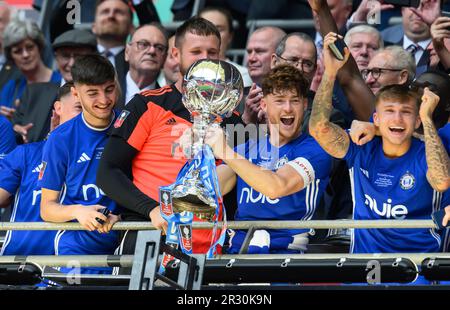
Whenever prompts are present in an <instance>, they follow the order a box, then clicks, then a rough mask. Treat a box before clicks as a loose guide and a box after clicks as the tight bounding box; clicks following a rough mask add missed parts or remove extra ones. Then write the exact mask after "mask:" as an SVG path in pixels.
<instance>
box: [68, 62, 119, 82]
mask: <svg viewBox="0 0 450 310" xmlns="http://www.w3.org/2000/svg"><path fill="white" fill-rule="evenodd" d="M71 73H72V78H73V83H74V84H84V85H102V84H105V83H106V82H110V81H114V80H115V76H116V71H115V70H114V67H113V65H112V64H111V63H110V62H109V60H108V59H106V58H105V57H103V56H100V55H83V56H79V57H77V58H76V60H75V63H74V64H73V67H72V69H71Z"/></svg>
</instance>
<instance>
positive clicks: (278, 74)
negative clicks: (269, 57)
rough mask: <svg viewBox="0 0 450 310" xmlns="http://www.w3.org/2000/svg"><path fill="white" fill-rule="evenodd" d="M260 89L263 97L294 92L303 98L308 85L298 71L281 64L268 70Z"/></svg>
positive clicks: (306, 92)
mask: <svg viewBox="0 0 450 310" xmlns="http://www.w3.org/2000/svg"><path fill="white" fill-rule="evenodd" d="M261 88H262V92H263V95H264V96H267V95H269V94H274V93H279V92H284V91H292V90H295V91H296V92H297V95H298V96H299V97H303V98H305V97H306V96H307V94H308V89H309V83H308V80H307V79H306V78H305V76H304V75H303V74H302V73H301V72H300V70H298V69H297V68H295V67H294V66H291V65H287V64H281V65H278V66H276V67H275V68H273V69H272V70H270V72H269V74H267V75H266V76H265V77H264V78H263V81H262V85H261Z"/></svg>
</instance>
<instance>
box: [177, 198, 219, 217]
mask: <svg viewBox="0 0 450 310" xmlns="http://www.w3.org/2000/svg"><path fill="white" fill-rule="evenodd" d="M172 206H173V211H174V212H175V213H181V212H184V211H187V212H192V213H194V214H195V215H196V216H197V217H198V218H199V219H202V220H207V221H209V222H211V221H212V218H213V217H214V214H215V212H216V208H215V207H213V206H210V205H207V204H206V203H204V202H203V201H201V200H200V199H199V198H198V197H197V196H194V195H187V196H184V197H180V198H172Z"/></svg>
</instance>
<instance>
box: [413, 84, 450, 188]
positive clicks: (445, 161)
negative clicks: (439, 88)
mask: <svg viewBox="0 0 450 310" xmlns="http://www.w3.org/2000/svg"><path fill="white" fill-rule="evenodd" d="M438 103H439V97H438V96H437V95H435V94H434V93H432V92H431V91H430V90H429V89H428V88H425V91H424V94H423V96H422V104H421V105H420V112H419V113H420V118H421V120H422V124H423V131H424V137H425V154H426V159H427V165H428V171H427V179H428V182H429V183H430V185H431V186H432V187H433V188H434V189H435V190H437V191H439V192H444V191H446V190H447V189H448V188H449V186H450V161H449V158H448V153H447V151H446V149H445V148H444V145H443V144H442V141H441V139H440V138H439V135H438V133H437V130H436V127H435V126H434V124H433V120H432V115H433V111H434V109H435V108H436V106H437V104H438Z"/></svg>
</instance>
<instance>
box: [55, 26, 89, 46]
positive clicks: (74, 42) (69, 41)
mask: <svg viewBox="0 0 450 310" xmlns="http://www.w3.org/2000/svg"><path fill="white" fill-rule="evenodd" d="M81 46H83V47H91V48H92V49H94V50H97V39H96V38H95V36H94V35H93V34H92V33H91V32H89V31H87V30H81V29H73V30H69V31H66V32H64V33H63V34H61V35H60V36H58V37H57V38H56V39H55V41H54V42H53V44H52V47H53V49H54V50H56V49H57V48H59V47H81Z"/></svg>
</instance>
